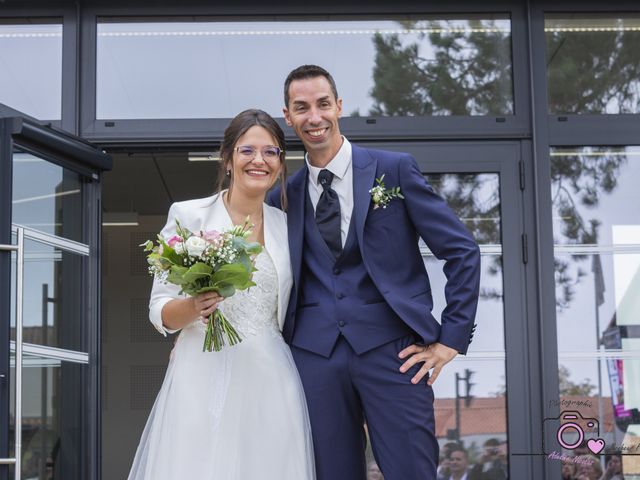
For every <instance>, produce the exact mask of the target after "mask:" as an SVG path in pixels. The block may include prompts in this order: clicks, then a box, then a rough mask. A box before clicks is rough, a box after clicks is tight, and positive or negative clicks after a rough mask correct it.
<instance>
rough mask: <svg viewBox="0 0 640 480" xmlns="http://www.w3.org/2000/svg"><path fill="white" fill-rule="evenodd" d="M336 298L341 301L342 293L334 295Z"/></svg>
mask: <svg viewBox="0 0 640 480" xmlns="http://www.w3.org/2000/svg"><path fill="white" fill-rule="evenodd" d="M336 297H338V300H342V299H343V298H344V293H342V292H340V293H338V294H337V295H336Z"/></svg>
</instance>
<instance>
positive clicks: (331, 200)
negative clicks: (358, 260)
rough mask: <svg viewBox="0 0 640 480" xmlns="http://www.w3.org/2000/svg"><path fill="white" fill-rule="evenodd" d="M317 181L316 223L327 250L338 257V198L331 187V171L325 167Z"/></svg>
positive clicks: (339, 242)
mask: <svg viewBox="0 0 640 480" xmlns="http://www.w3.org/2000/svg"><path fill="white" fill-rule="evenodd" d="M318 181H319V182H320V185H322V194H321V195H320V199H319V200H318V205H316V224H317V225H318V230H320V235H321V236H322V238H323V239H324V241H325V242H326V244H327V246H328V247H329V250H331V252H332V253H333V255H334V256H335V257H336V258H338V257H339V256H340V254H341V253H342V234H341V233H340V200H339V199H338V194H337V193H336V191H335V190H334V189H333V188H331V182H332V181H333V173H331V172H330V171H329V170H326V169H325V170H321V171H320V174H319V175H318Z"/></svg>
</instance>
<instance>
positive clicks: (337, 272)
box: [333, 267, 340, 275]
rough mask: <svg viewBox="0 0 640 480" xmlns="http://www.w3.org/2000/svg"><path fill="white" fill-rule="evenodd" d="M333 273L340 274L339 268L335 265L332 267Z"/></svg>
mask: <svg viewBox="0 0 640 480" xmlns="http://www.w3.org/2000/svg"><path fill="white" fill-rule="evenodd" d="M333 274H334V275H340V269H339V268H337V267H336V268H334V269H333Z"/></svg>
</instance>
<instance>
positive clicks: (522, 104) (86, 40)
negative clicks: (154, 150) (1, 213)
mask: <svg viewBox="0 0 640 480" xmlns="http://www.w3.org/2000/svg"><path fill="white" fill-rule="evenodd" d="M355 3H356V2H354V4H353V5H345V4H341V5H340V6H338V5H328V6H320V7H318V10H317V11H313V12H309V10H308V6H301V5H291V4H290V5H287V6H275V5H262V4H260V5H254V6H253V7H252V9H251V14H250V15H247V14H246V11H247V9H246V6H243V7H240V6H231V5H219V6H215V7H211V6H199V5H195V6H193V8H190V9H189V11H188V14H189V15H188V16H185V8H184V7H183V6H180V7H158V8H155V9H154V10H153V12H152V14H151V12H150V11H149V9H148V8H141V7H135V6H132V7H128V8H121V7H88V8H87V9H86V10H84V11H83V20H82V24H83V33H82V45H83V52H82V65H83V75H82V85H81V88H82V98H83V102H82V112H81V118H82V122H81V124H82V127H81V133H82V135H83V137H85V138H88V139H91V140H97V141H100V142H102V143H110V142H112V141H114V142H117V143H126V142H130V143H137V142H145V143H154V144H156V145H157V144H160V143H164V144H167V143H168V144H173V143H176V142H189V143H191V144H199V143H211V142H212V141H213V142H216V141H219V140H220V139H221V138H222V132H223V131H224V128H225V127H226V125H227V124H228V122H229V120H230V119H171V120H168V119H159V120H153V119H140V120H118V119H109V120H97V119H96V56H95V52H96V44H97V23H98V21H99V19H100V18H101V17H111V18H113V17H118V16H121V17H123V19H125V18H126V19H129V20H131V19H132V17H138V18H139V19H140V20H141V21H143V20H144V19H145V18H149V17H150V14H151V16H152V17H153V19H156V20H157V19H161V18H162V17H165V18H171V19H175V18H176V17H181V16H182V17H185V18H189V17H194V16H202V17H211V18H212V19H213V18H220V19H222V18H225V17H226V18H229V17H233V18H238V17H244V18H246V19H248V20H259V19H262V18H264V19H265V20H268V19H273V18H274V17H276V16H277V17H278V18H286V17H295V18H308V19H322V18H323V17H325V18H326V16H327V15H329V14H330V15H331V16H332V17H335V18H338V17H344V18H352V19H354V20H356V19H359V18H372V17H378V18H384V16H385V15H394V16H397V15H402V14H412V15H421V14H424V15H434V14H436V15H438V14H442V15H443V16H444V15H446V14H455V15H461V14H465V13H468V14H482V13H496V14H508V15H509V16H510V18H511V22H512V26H511V38H512V47H511V54H512V87H513V101H514V114H513V115H501V116H495V115H494V116H490V115H488V116H433V117H358V118H355V117H344V118H343V119H342V120H341V129H342V131H343V133H344V134H345V135H346V136H348V137H350V138H359V139H362V140H373V139H378V140H380V139H385V138H393V139H406V140H412V139H425V138H430V139H436V138H437V139H448V138H459V137H464V138H487V137H490V138H505V139H506V138H526V137H527V136H528V130H529V119H530V112H529V101H528V82H527V78H528V73H527V64H526V58H525V57H524V56H523V55H517V54H515V52H521V51H524V50H525V49H526V35H525V31H526V30H525V29H524V28H522V27H523V26H524V18H525V14H524V9H523V7H522V6H519V5H512V4H510V3H509V2H506V1H497V2H494V3H493V4H492V5H478V4H474V3H473V2H468V1H467V2H461V3H459V4H457V5H456V7H455V8H452V7H451V6H449V7H447V8H445V7H444V6H442V5H436V4H431V5H428V4H427V5H420V6H416V5H415V4H409V3H407V4H406V5H403V4H402V3H400V4H395V5H393V6H388V5H387V6H383V5H371V4H367V6H366V10H365V12H366V13H362V12H363V9H362V6H360V5H356V4H355ZM281 125H282V126H283V127H285V132H286V134H287V137H288V138H291V139H294V138H295V135H294V134H293V131H292V130H291V129H289V128H288V127H286V126H285V125H284V122H281Z"/></svg>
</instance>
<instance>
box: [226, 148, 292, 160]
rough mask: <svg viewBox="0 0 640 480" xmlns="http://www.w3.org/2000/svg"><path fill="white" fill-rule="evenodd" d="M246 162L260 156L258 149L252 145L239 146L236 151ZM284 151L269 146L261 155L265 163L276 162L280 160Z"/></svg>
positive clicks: (262, 149) (261, 150) (262, 150)
mask: <svg viewBox="0 0 640 480" xmlns="http://www.w3.org/2000/svg"><path fill="white" fill-rule="evenodd" d="M234 150H235V151H236V152H238V155H240V157H241V158H243V159H244V160H253V159H254V158H256V155H257V154H258V149H257V148H256V147H253V146H251V145H239V146H237V147H236V148H235V149H234ZM281 153H282V150H281V149H280V148H279V147H275V146H273V145H268V146H266V147H262V148H261V149H260V155H261V156H262V159H263V160H265V161H269V160H276V159H278V158H280V154H281Z"/></svg>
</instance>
